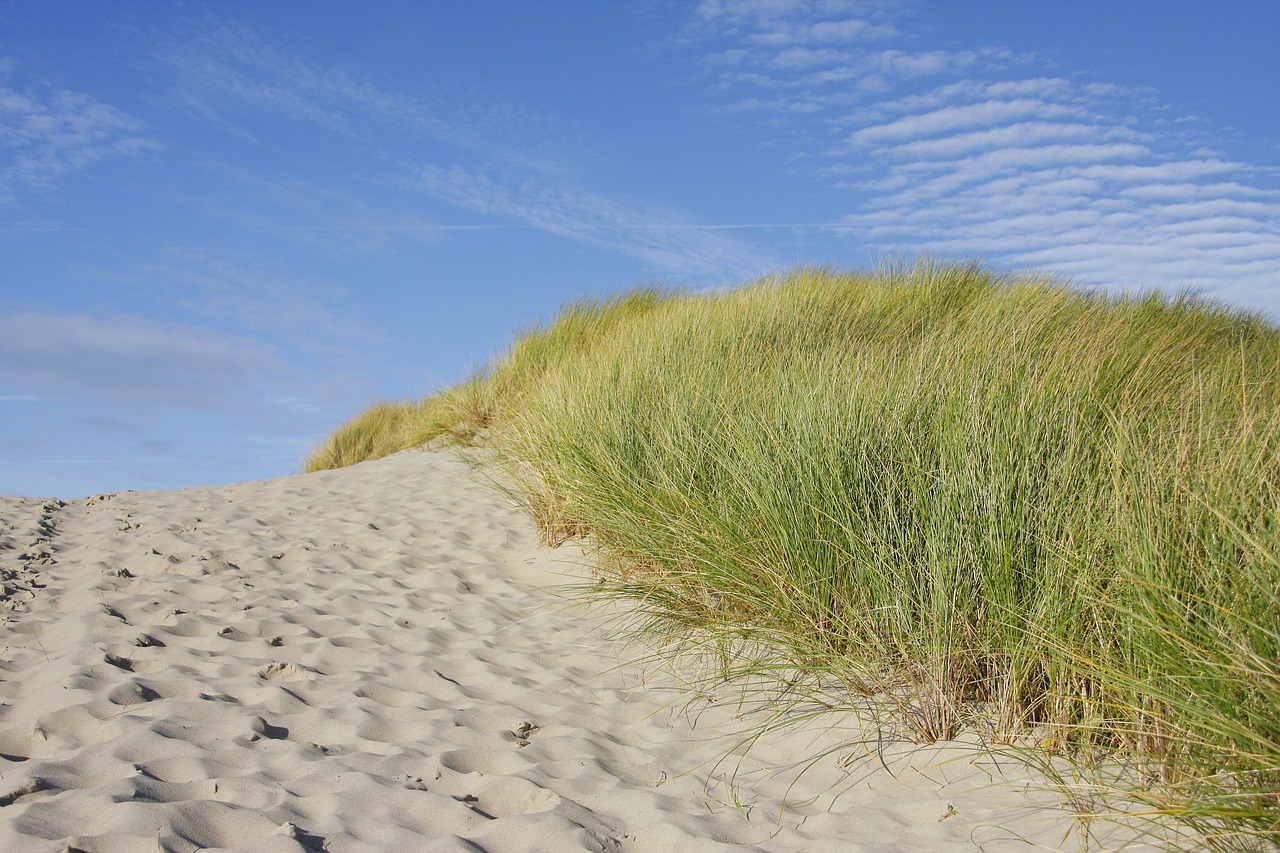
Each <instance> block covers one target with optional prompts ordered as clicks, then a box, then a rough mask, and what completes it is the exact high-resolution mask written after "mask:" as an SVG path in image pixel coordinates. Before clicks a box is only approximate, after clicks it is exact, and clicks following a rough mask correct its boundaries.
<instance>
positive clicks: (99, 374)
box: [0, 310, 282, 411]
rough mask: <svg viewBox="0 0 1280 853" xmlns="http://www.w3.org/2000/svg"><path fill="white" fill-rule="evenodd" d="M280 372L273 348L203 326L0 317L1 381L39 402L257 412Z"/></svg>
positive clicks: (61, 316) (119, 318)
mask: <svg viewBox="0 0 1280 853" xmlns="http://www.w3.org/2000/svg"><path fill="white" fill-rule="evenodd" d="M281 369H282V364H281V362H280V360H279V359H278V357H277V356H276V354H275V352H274V351H273V350H271V349H270V348H268V347H266V346H263V345H262V344H260V343H257V342H255V341H251V340H248V339H245V338H240V337H236V336H232V335H226V334H220V333H216V332H212V331H209V330H207V329H202V328H195V327H183V326H175V325H172V324H164V325H160V324H157V323H155V322H153V321H150V320H146V319H143V318H140V317H136V316H129V315H113V316H106V317H100V316H92V315H89V314H81V313H55V312H40V311H30V310H27V311H15V312H12V313H8V314H5V315H4V316H0V382H3V383H4V384H5V385H6V386H8V387H10V388H15V389H20V390H22V391H29V392H31V394H32V395H38V396H39V397H41V398H48V399H56V398H58V397H61V396H64V395H72V396H75V397H89V398H93V399H98V400H106V401H110V402H112V403H128V404H130V405H134V406H142V407H144V408H149V407H152V406H156V405H160V406H166V407H172V406H176V407H181V408H186V409H195V410H200V411H225V410H226V409H228V408H249V407H252V406H253V405H254V404H255V402H256V400H257V398H258V397H259V396H260V393H259V390H258V389H259V388H260V386H261V385H262V384H263V383H268V382H271V381H273V380H274V378H275V377H276V376H278V375H279V373H280V371H281ZM12 396H17V397H25V396H27V395H25V394H19V395H12Z"/></svg>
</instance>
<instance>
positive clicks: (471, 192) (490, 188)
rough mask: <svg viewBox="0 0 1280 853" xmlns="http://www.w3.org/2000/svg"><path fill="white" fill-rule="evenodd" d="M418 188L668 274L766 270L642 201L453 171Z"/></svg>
mask: <svg viewBox="0 0 1280 853" xmlns="http://www.w3.org/2000/svg"><path fill="white" fill-rule="evenodd" d="M419 186H420V187H421V188H422V189H423V190H424V191H426V192H429V193H431V194H432V195H434V196H437V197H439V198H442V199H444V200H446V201H448V202H450V203H451V204H454V205H457V206H458V207H462V208H465V209H467V210H472V211H475V212H476V213H481V214H485V215H488V216H497V217H501V218H504V219H509V220H514V221H516V222H521V223H524V224H526V225H528V226H531V227H534V228H537V229H539V230H542V231H547V232H549V233H552V234H557V235H559V236H561V237H567V238H569V239H573V240H578V241H580V242H583V243H588V244H590V245H593V246H598V247H601V248H604V249H610V250H613V251H617V252H621V253H623V254H627V255H630V256H632V257H635V258H639V259H640V260H642V261H644V262H645V263H647V264H649V265H651V266H653V267H654V268H656V269H658V270H661V271H663V272H664V273H668V274H676V275H685V276H699V277H704V278H712V279H715V280H717V281H722V280H724V279H725V278H739V277H742V276H744V275H751V274H753V273H758V272H761V271H763V270H765V269H767V268H769V267H770V266H771V265H772V263H771V261H770V260H769V259H768V258H767V257H765V256H763V255H761V254H759V253H757V252H754V251H752V250H751V249H749V248H747V247H745V246H744V245H743V244H741V243H739V242H737V241H735V240H733V239H731V238H728V237H725V236H723V235H720V234H717V233H715V232H716V230H718V229H711V228H704V227H701V226H700V224H699V223H697V222H696V221H694V220H692V219H691V218H690V217H689V216H688V215H687V214H685V213H683V212H681V211H679V210H675V209H672V208H670V207H667V206H665V205H660V204H656V203H654V202H649V201H644V200H641V199H619V198H617V197H613V196H607V195H604V194H602V193H598V192H593V191H591V190H586V189H583V188H581V187H576V186H573V185H569V184H562V183H556V182H553V181H545V180H544V181H541V182H534V181H533V180H531V179H529V178H528V177H525V178H523V179H520V178H515V179H504V178H501V177H494V176H492V175H489V174H484V173H476V172H474V171H471V170H467V169H464V168H462V167H457V166H455V167H451V168H444V167H440V166H427V167H425V168H424V169H422V171H421V173H420V176H419Z"/></svg>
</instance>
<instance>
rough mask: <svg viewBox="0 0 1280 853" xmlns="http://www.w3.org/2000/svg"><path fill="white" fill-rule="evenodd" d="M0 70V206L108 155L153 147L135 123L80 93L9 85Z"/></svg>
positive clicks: (7, 68) (8, 74) (8, 71)
mask: <svg viewBox="0 0 1280 853" xmlns="http://www.w3.org/2000/svg"><path fill="white" fill-rule="evenodd" d="M11 69H12V63H9V64H6V65H5V66H0V155H2V156H3V158H4V159H3V161H0V203H3V202H5V201H6V200H8V201H10V202H12V200H13V199H14V197H15V196H16V194H17V193H18V192H19V191H21V190H24V189H32V188H41V189H47V188H50V187H53V186H55V185H56V184H57V183H58V182H59V181H60V180H61V179H62V178H64V177H65V176H67V175H68V174H70V173H72V172H75V171H77V170H80V169H84V168H87V167H89V166H91V165H93V164H95V163H97V162H99V161H101V160H104V159H107V158H109V157H113V156H130V155H135V154H138V153H140V152H142V151H146V150H148V149H152V148H155V147H157V146H156V143H155V142H153V141H152V140H150V139H148V138H146V137H145V136H144V135H143V126H142V123H141V122H140V121H138V120H137V119H135V118H133V117H131V116H129V115H127V114H125V113H124V112H121V111H120V110H118V109H116V108H115V107H113V106H111V105H109V104H105V103H103V102H102V101H99V100H97V99H96V98H93V97H91V96H89V95H87V94H84V93H82V92H73V91H69V90H65V89H50V88H49V87H46V86H40V85H30V86H25V87H23V88H22V89H21V90H19V89H14V88H12V87H11V85H10V81H9V78H10V77H11Z"/></svg>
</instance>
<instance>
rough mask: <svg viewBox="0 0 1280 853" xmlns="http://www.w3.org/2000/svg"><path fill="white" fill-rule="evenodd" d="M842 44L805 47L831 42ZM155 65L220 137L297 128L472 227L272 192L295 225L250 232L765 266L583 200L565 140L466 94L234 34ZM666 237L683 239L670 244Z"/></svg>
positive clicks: (594, 193) (587, 193)
mask: <svg viewBox="0 0 1280 853" xmlns="http://www.w3.org/2000/svg"><path fill="white" fill-rule="evenodd" d="M848 35H850V34H847V33H846V34H843V35H842V34H840V33H838V32H835V31H832V32H826V33H824V32H819V33H817V34H814V35H812V36H811V37H813V38H821V39H827V40H830V41H838V40H840V39H842V38H846V37H847V36H848ZM163 58H164V61H165V62H166V63H167V64H168V65H169V67H171V68H172V69H173V70H174V72H175V74H177V75H178V76H179V77H180V79H181V81H182V82H181V85H180V86H178V87H175V97H179V98H181V99H182V100H183V102H184V103H186V104H187V105H188V107H189V108H190V109H192V110H193V111H194V112H196V113H197V114H199V115H202V116H204V117H205V118H207V119H209V120H211V121H214V122H216V123H217V124H218V125H219V126H220V127H223V128H224V129H228V130H230V131H231V132H234V133H236V134H237V135H240V136H242V137H244V138H256V137H255V136H254V132H253V121H252V117H253V114H257V113H261V114H269V115H270V116H271V117H272V120H273V121H274V120H278V117H279V116H280V115H284V116H287V117H289V118H292V119H296V120H300V121H304V122H307V123H310V124H312V125H314V126H316V127H317V128H320V129H322V130H324V131H325V132H333V133H337V134H339V135H341V136H345V137H347V139H348V140H350V141H351V142H350V143H348V144H355V145H356V146H358V150H359V152H360V158H361V162H362V163H363V164H364V165H365V168H366V169H367V170H368V172H367V174H366V175H365V177H366V178H367V179H369V180H373V181H379V182H383V183H386V184H389V185H395V186H400V187H407V188H410V189H412V190H414V191H415V192H417V193H420V194H423V195H426V196H429V197H431V198H432V199H436V200H440V201H444V202H446V203H448V204H449V205H451V206H453V207H455V208H458V209H460V210H463V211H467V212H469V213H472V214H480V215H481V216H482V217H484V218H485V221H482V222H474V221H473V222H467V223H441V222H437V221H434V220H428V219H427V218H426V217H422V216H415V215H413V214H412V213H409V212H404V211H401V212H400V213H399V214H396V215H393V216H390V218H388V216H387V215H385V214H386V212H385V211H384V212H373V211H369V210H367V209H361V207H360V205H358V204H351V203H350V201H351V199H350V198H347V199H340V198H338V197H337V195H335V194H333V193H331V192H330V191H328V190H323V189H319V188H316V187H300V186H297V185H289V184H284V183H280V184H276V185H274V186H272V187H270V188H267V187H265V186H264V187H259V190H261V191H263V192H270V193H271V194H272V195H273V196H275V197H276V199H277V200H279V201H282V202H283V203H285V204H289V205H293V206H294V207H295V208H296V209H298V210H299V212H300V213H302V218H301V220H300V221H297V222H295V223H281V222H269V221H266V220H262V219H261V218H259V221H257V222H255V223H252V224H253V225H255V226H256V227H263V228H279V229H282V230H283V231H284V232H285V233H289V234H291V235H292V236H295V237H297V238H299V239H307V238H308V237H309V236H310V235H314V234H320V233H324V232H326V231H332V232H333V233H336V234H341V235H343V240H344V241H346V242H348V243H351V242H354V243H364V244H366V245H367V244H368V242H369V241H377V240H385V239H388V238H389V236H390V235H393V234H399V235H403V236H408V235H418V236H419V237H425V238H431V239H436V238H439V237H441V236H443V235H446V234H448V233H449V231H451V230H455V229H458V230H475V229H476V228H477V227H495V226H500V227H512V226H518V227H525V228H532V229H537V230H541V231H545V232H547V233H550V234H555V235H557V236H561V237H565V238H567V239H570V240H575V241H578V242H581V243H584V244H587V245H591V246H595V247H598V248H603V249H606V250H608V251H614V252H619V253H621V254H624V255H627V256H629V257H632V258H636V259H639V260H641V261H643V262H644V263H646V264H648V265H650V266H652V267H653V268H654V270H655V271H656V272H659V273H661V274H663V275H675V276H678V277H695V278H707V277H711V278H714V279H716V280H717V281H719V280H722V279H723V278H724V277H726V276H741V275H749V274H752V273H755V272H759V271H761V270H763V269H767V268H769V267H771V266H773V265H774V263H773V261H772V260H771V259H769V258H767V257H764V256H763V255H761V254H760V253H759V252H757V251H755V250H753V249H751V248H750V247H748V246H747V245H745V244H742V243H739V242H737V241H736V240H734V239H733V238H732V237H730V236H727V235H724V234H716V233H712V232H710V231H707V230H702V229H698V228H696V227H695V226H696V225H697V224H698V223H697V222H696V221H695V220H694V219H693V218H692V217H690V216H689V215H688V214H687V213H685V212H683V211H680V210H676V209H673V208H671V207H670V206H667V205H662V204H659V203H656V202H654V201H651V200H647V199H643V198H635V197H628V196H623V195H616V194H609V193H606V192H603V191H601V190H599V189H596V188H594V187H593V186H592V182H591V180H590V179H589V178H587V177H584V175H583V174H582V172H581V170H580V169H579V168H578V167H577V166H576V164H574V162H573V151H574V150H575V148H576V141H575V140H573V139H572V137H571V135H570V134H560V133H559V132H558V131H556V130H554V129H552V128H553V126H554V124H555V122H551V121H548V120H546V119H545V118H541V117H538V116H536V115H532V114H530V112H529V111H528V109H526V108H520V107H517V106H514V105H511V104H506V103H504V102H502V101H501V100H499V99H497V98H495V97H493V96H487V95H477V94H475V93H472V94H471V95H470V96H469V97H468V98H467V99H466V100H465V101H463V100H459V99H457V98H456V97H451V96H449V95H445V94H440V93H433V92H423V91H417V92H415V93H414V94H413V95H411V96H410V95H407V94H405V93H402V92H395V91H390V90H388V89H385V88H379V87H378V86H375V85H373V84H371V83H368V82H365V81H361V80H358V79H356V78H354V77H352V76H351V75H349V74H347V73H345V72H341V71H338V70H335V69H331V68H327V67H325V66H324V65H323V64H321V63H319V62H316V61H314V60H313V59H310V58H308V57H305V56H302V55H299V54H296V53H292V52H290V51H289V50H288V49H287V48H286V47H285V46H284V45H282V44H281V43H280V41H279V40H277V39H273V38H267V37H265V36H263V35H262V34H260V33H258V32H256V31H254V30H251V29H249V28H246V27H244V26H241V25H234V26H233V25H224V24H220V23H211V24H209V25H208V26H206V27H204V28H202V32H201V33H200V35H198V36H196V37H194V46H191V45H184V46H183V47H181V48H179V47H177V46H176V45H175V46H174V47H172V48H171V49H166V50H165V51H164V53H163ZM340 208H345V210H344V211H342V212H338V211H339V209H340ZM307 211H310V213H308V212H307ZM308 219H309V220H310V221H307V220H308ZM673 225H688V226H690V227H688V228H685V229H681V230H678V231H677V230H673V229H672V227H671V226H673Z"/></svg>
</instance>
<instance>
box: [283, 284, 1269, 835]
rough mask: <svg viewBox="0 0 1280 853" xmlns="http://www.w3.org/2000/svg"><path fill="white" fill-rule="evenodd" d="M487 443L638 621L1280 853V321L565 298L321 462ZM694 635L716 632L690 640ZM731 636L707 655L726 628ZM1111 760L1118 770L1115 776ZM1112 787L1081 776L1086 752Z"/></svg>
mask: <svg viewBox="0 0 1280 853" xmlns="http://www.w3.org/2000/svg"><path fill="white" fill-rule="evenodd" d="M442 435H443V436H448V437H450V438H451V439H452V440H455V441H462V442H477V441H481V442H483V443H484V444H485V445H486V446H489V447H491V448H492V449H493V450H494V451H495V458H496V460H497V465H498V466H499V468H500V470H501V471H502V473H503V475H504V476H505V478H506V480H507V482H508V483H509V484H510V485H511V487H512V488H513V489H514V490H515V492H516V493H517V494H519V495H520V496H521V499H522V500H523V501H524V503H525V506H526V507H527V509H528V510H529V512H530V513H531V515H532V516H533V517H534V518H535V519H536V520H537V522H538V523H539V524H540V525H541V527H542V529H543V530H544V532H545V534H546V537H547V539H548V540H549V541H552V542H554V541H558V540H560V539H563V538H566V537H581V536H589V537H590V539H591V541H592V542H593V543H594V544H595V545H596V547H598V548H599V550H600V552H601V555H602V558H603V559H602V566H603V567H604V576H603V577H602V583H601V591H602V592H603V593H605V594H610V595H618V596H624V597H628V598H632V599H635V600H636V601H637V602H638V603H639V608H638V611H639V612H640V613H641V614H643V615H644V616H645V617H647V618H648V620H649V622H648V625H649V626H650V629H651V630H655V631H663V632H667V633H669V634H671V635H673V636H685V637H690V638H699V639H698V640H697V642H699V643H703V644H704V645H707V644H710V645H712V646H715V645H716V644H717V643H719V644H720V647H722V648H735V649H758V650H760V654H759V655H758V656H756V657H754V658H750V657H749V658H747V659H739V660H736V661H733V660H729V659H728V658H726V666H727V667H728V668H729V669H730V670H732V669H733V668H735V667H738V668H740V669H742V670H743V671H749V672H752V673H754V674H757V675H758V674H759V673H760V672H761V671H774V672H776V675H777V677H778V678H779V679H793V678H794V672H795V671H796V670H801V671H806V672H810V673H813V674H815V675H817V676H820V677H821V678H822V679H824V680H825V681H826V682H827V683H830V682H831V681H835V682H838V683H841V684H843V685H845V686H846V689H847V690H848V691H849V692H850V694H863V695H867V696H871V697H874V698H875V699H876V701H878V702H880V703H882V704H883V705H884V706H885V707H888V708H892V709H893V710H894V711H895V712H896V714H897V715H898V717H899V719H900V720H901V721H902V722H903V724H904V725H905V726H907V727H908V729H909V730H910V731H911V732H912V733H913V734H914V736H915V737H917V738H919V739H921V740H932V739H937V738H947V737H951V736H953V735H954V734H955V733H956V732H957V731H959V730H960V729H961V728H964V727H977V728H980V729H981V730H982V731H983V732H984V733H985V734H986V736H987V737H989V738H991V739H992V740H993V741H995V742H1005V743H1027V742H1028V741H1029V740H1030V741H1032V742H1034V743H1035V745H1036V746H1037V748H1039V749H1043V750H1046V751H1047V752H1049V753H1053V754H1065V755H1071V756H1074V757H1076V758H1077V759H1079V760H1084V761H1094V762H1102V761H1103V760H1104V759H1105V760H1108V761H1109V760H1112V759H1115V758H1117V757H1119V758H1125V757H1129V758H1132V759H1133V761H1132V762H1129V763H1127V764H1125V766H1126V767H1128V768H1129V769H1130V772H1128V773H1127V774H1126V775H1125V776H1123V777H1120V776H1117V777H1115V778H1114V779H1113V780H1112V790H1113V792H1114V793H1115V795H1116V796H1118V797H1119V796H1125V797H1130V798H1137V799H1138V800H1140V801H1141V802H1143V803H1145V804H1147V805H1148V806H1149V808H1148V809H1147V811H1148V813H1159V814H1162V815H1172V816H1174V817H1176V818H1178V819H1179V820H1181V821H1183V822H1184V824H1185V825H1186V826H1188V827H1190V829H1191V831H1193V832H1194V833H1197V835H1196V836H1195V837H1196V838H1197V839H1198V841H1197V843H1202V844H1205V845H1217V846H1219V847H1222V848H1223V849H1251V847H1257V848H1267V849H1274V848H1276V847H1277V846H1280V824H1278V821H1280V804H1278V802H1277V794H1276V791H1277V788H1278V787H1280V664H1278V663H1277V661H1280V626H1278V623H1277V618H1278V617H1277V614H1278V613H1280V591H1278V590H1280V331H1277V329H1276V328H1275V327H1273V326H1271V325H1269V324H1268V323H1266V322H1265V321H1264V320H1262V319H1261V318H1259V317H1258V316H1255V315H1250V314H1246V313H1242V312H1238V311H1233V310H1229V309H1227V308H1224V307H1222V306H1219V305H1215V304H1212V303H1207V302H1202V301H1198V300H1196V299H1193V298H1190V297H1177V298H1172V299H1170V298H1166V297H1162V296H1159V295H1154V294H1151V295H1143V296H1137V297H1119V298H1108V297H1106V296H1103V295H1098V294H1088V293H1081V292H1078V291H1075V290H1071V289H1069V288H1066V287H1064V286H1062V285H1060V284H1057V283H1055V282H1053V281H1051V280H1047V279H1043V278H1036V277H1028V276H1008V275H1000V274H996V273H994V272H991V271H989V270H987V269H985V268H983V267H981V266H979V265H977V264H963V263H941V262H932V261H923V262H920V263H917V264H915V265H913V266H902V267H897V268H890V269H884V270H880V271H878V272H876V273H874V274H857V273H837V272H834V271H831V270H825V269H802V270H797V271H795V272H793V273H791V274H789V275H785V276H779V277H773V278H768V279H765V280H761V281H758V282H754V283H751V284H748V285H746V286H744V287H742V288H740V289H737V290H733V291H730V292H726V293H720V294H711V295H707V294H663V293H660V292H656V291H652V290H645V291H638V292H636V293H632V294H629V295H626V296H623V297H619V298H617V299H613V300H606V301H603V302H583V303H577V304H575V305H572V306H569V307H568V308H567V309H565V311H564V312H563V313H562V314H561V316H560V317H559V319H557V320H556V321H555V322H553V323H552V324H550V325H548V326H545V327H539V328H536V329H533V330H531V331H529V332H527V333H525V334H523V335H521V336H519V337H518V338H517V339H516V341H515V343H514V344H513V346H512V347H511V349H510V350H509V352H508V353H507V354H506V355H505V356H503V357H502V358H501V359H499V360H498V361H497V362H495V364H494V365H493V366H492V367H491V368H489V369H488V370H486V371H484V372H482V373H480V374H478V375H477V376H475V377H473V378H472V379H471V380H469V381H468V382H467V383H464V384H463V385H461V386H459V387H457V388H454V389H451V390H449V391H446V392H443V393H442V394H440V395H436V396H435V397H431V398H428V399H427V400H425V401H423V402H420V403H405V404H398V405H392V406H382V407H375V408H374V409H371V410H370V411H369V412H366V413H365V415H363V416H361V418H359V419H357V420H356V421H354V422H353V423H351V424H349V425H348V426H346V427H343V428H342V430H340V431H339V432H338V433H336V434H335V435H334V436H333V437H332V438H331V439H330V440H329V442H328V443H327V444H326V445H325V447H324V448H322V449H321V450H320V451H318V452H317V454H316V455H315V456H314V457H313V458H312V460H311V461H309V463H308V468H309V469H311V468H315V467H325V466H329V465H336V464H349V463H350V462H353V461H357V460H358V459H360V458H370V457H372V456H376V455H382V454H383V453H386V452H392V450H393V449H400V448H401V447H405V446H412V445H413V444H415V443H422V441H425V440H429V439H431V438H434V437H437V436H442ZM708 638H710V639H708ZM717 638H718V639H717ZM1126 761H1127V759H1126ZM1098 766H1101V764H1099V765H1098Z"/></svg>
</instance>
